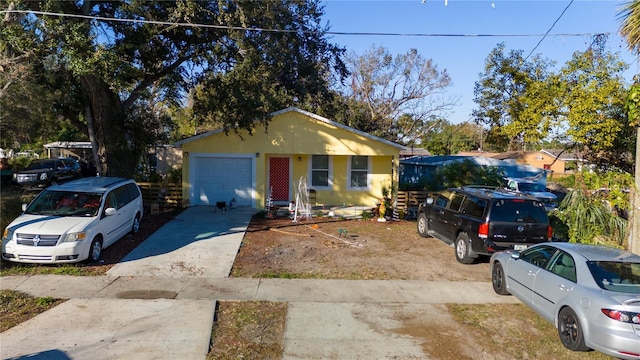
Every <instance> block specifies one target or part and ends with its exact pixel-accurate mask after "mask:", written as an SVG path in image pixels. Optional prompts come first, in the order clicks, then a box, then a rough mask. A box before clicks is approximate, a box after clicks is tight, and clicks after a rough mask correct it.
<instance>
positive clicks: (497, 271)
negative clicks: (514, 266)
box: [491, 261, 509, 295]
mask: <svg viewBox="0 0 640 360" xmlns="http://www.w3.org/2000/svg"><path fill="white" fill-rule="evenodd" d="M491 283H492V285H493V291H495V292H496V294H498V295H509V291H507V283H506V278H505V276H504V268H503V267H502V264H500V263H499V262H497V261H496V262H495V264H493V268H492V269H491Z"/></svg>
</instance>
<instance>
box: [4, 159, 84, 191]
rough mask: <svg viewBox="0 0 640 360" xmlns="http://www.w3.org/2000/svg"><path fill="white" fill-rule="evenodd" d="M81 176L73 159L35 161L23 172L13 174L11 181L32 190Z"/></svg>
mask: <svg viewBox="0 0 640 360" xmlns="http://www.w3.org/2000/svg"><path fill="white" fill-rule="evenodd" d="M81 175H82V173H81V169H80V164H79V163H78V161H76V160H75V159H72V158H60V159H37V160H33V161H32V162H31V163H30V164H29V165H28V166H27V167H26V168H25V169H24V170H22V171H19V172H17V173H15V174H13V180H14V181H15V182H16V183H17V184H18V185H20V186H22V187H23V188H25V189H29V190H34V189H41V188H45V187H47V186H49V185H51V184H56V183H58V182H63V181H66V180H71V179H75V178H79V177H80V176H81Z"/></svg>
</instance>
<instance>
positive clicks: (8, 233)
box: [2, 227, 13, 239]
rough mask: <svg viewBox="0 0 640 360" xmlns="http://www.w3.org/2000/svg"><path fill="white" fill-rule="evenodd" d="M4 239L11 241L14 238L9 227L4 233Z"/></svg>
mask: <svg viewBox="0 0 640 360" xmlns="http://www.w3.org/2000/svg"><path fill="white" fill-rule="evenodd" d="M2 238H3V239H11V238H13V230H11V229H9V228H8V227H7V228H5V229H4V232H3V233H2Z"/></svg>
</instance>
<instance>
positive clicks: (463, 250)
mask: <svg viewBox="0 0 640 360" xmlns="http://www.w3.org/2000/svg"><path fill="white" fill-rule="evenodd" d="M454 250H455V253H456V260H458V262H459V263H461V264H473V262H474V261H475V260H476V257H477V256H476V255H475V254H474V253H473V251H472V250H471V244H469V235H467V233H464V232H462V233H460V234H458V237H457V238H456V242H455V243H454Z"/></svg>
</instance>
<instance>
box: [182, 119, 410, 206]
mask: <svg viewBox="0 0 640 360" xmlns="http://www.w3.org/2000/svg"><path fill="white" fill-rule="evenodd" d="M271 115H272V118H271V120H270V122H269V125H268V132H265V128H264V126H263V125H262V124H260V125H257V126H256V129H255V131H254V132H253V135H249V134H248V132H246V131H244V130H242V131H241V134H242V139H241V138H240V137H239V136H238V135H236V134H234V133H232V132H230V133H229V135H226V134H225V133H224V131H222V130H216V131H210V132H207V133H203V134H200V135H196V136H194V137H191V138H188V139H185V140H181V141H179V142H176V143H175V144H174V145H175V146H177V147H180V148H182V154H183V167H182V178H183V183H182V196H183V199H189V205H190V206H197V205H216V204H217V203H218V202H226V203H227V204H228V203H229V202H231V200H232V199H235V201H236V203H237V205H238V206H245V207H252V208H256V209H264V207H265V206H266V204H267V199H270V201H271V203H272V204H274V205H287V204H289V203H290V202H291V201H295V199H296V195H297V194H298V189H299V188H301V186H300V185H299V184H300V181H301V179H302V182H303V183H304V184H305V185H306V187H307V189H308V191H307V193H310V194H311V196H310V200H311V201H312V202H313V200H314V199H313V198H314V197H315V204H325V205H343V204H344V205H364V206H375V205H376V203H378V202H379V199H380V198H381V197H382V194H383V188H387V189H390V188H391V187H392V186H395V185H396V184H397V181H398V171H397V169H398V163H399V154H400V151H401V150H405V149H406V148H405V147H404V146H402V145H399V144H396V143H393V142H390V141H387V140H384V139H381V138H378V137H375V136H372V135H369V134H367V133H364V132H361V131H358V130H356V129H353V128H350V127H348V126H345V125H342V124H339V123H336V122H334V121H331V120H329V119H326V118H323V117H321V116H318V115H316V114H312V113H310V112H307V111H304V110H300V109H298V108H287V109H284V110H281V111H278V112H275V113H273V114H271ZM314 195H315V196H314ZM315 204H311V205H315Z"/></svg>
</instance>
